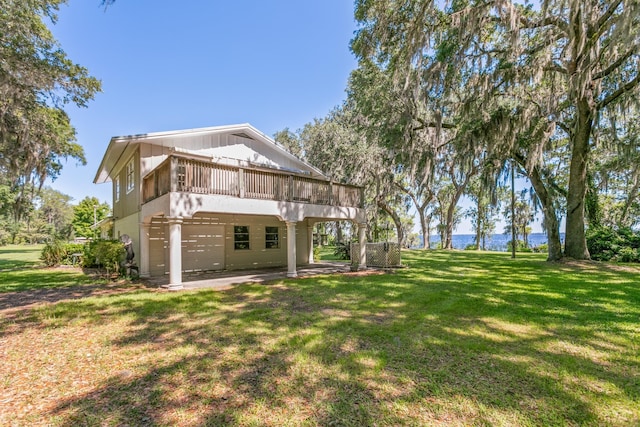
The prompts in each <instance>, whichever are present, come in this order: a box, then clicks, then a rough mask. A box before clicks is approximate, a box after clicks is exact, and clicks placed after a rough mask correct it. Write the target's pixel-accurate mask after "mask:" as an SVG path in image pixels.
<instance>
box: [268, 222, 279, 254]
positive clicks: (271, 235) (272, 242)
mask: <svg viewBox="0 0 640 427" xmlns="http://www.w3.org/2000/svg"><path fill="white" fill-rule="evenodd" d="M264 247H265V248H266V249H278V248H279V247H280V239H279V238H278V227H266V228H265V229H264Z"/></svg>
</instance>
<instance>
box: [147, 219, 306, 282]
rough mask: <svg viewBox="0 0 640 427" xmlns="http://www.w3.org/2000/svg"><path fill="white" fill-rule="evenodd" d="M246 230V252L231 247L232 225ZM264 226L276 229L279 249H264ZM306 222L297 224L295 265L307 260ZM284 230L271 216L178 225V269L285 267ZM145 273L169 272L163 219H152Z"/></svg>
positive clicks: (283, 226) (280, 223)
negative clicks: (243, 227) (180, 227)
mask: <svg viewBox="0 0 640 427" xmlns="http://www.w3.org/2000/svg"><path fill="white" fill-rule="evenodd" d="M236 225H239V226H247V227H249V238H250V249H242V250H236V249H235V248H234V226H236ZM266 227H278V235H279V247H278V248H269V249H267V248H266V247H265V233H266ZM306 233H307V223H306V221H304V222H300V223H299V224H298V226H297V229H296V234H297V255H298V256H297V264H305V263H307V262H308V261H309V260H308V252H309V250H308V248H309V246H308V242H307V234H306ZM287 238H288V236H287V227H286V224H285V223H284V222H282V221H279V220H278V219H277V218H275V217H268V216H249V215H215V214H203V215H199V216H197V217H195V218H193V219H184V221H183V223H182V269H183V271H202V270H218V269H227V270H241V269H248V268H264V267H285V266H286V265H287ZM149 272H150V274H151V276H161V275H163V274H165V273H168V272H169V232H168V224H167V222H166V221H165V220H164V219H163V218H154V220H153V221H152V222H151V226H150V228H149Z"/></svg>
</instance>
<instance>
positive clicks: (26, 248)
mask: <svg viewBox="0 0 640 427" xmlns="http://www.w3.org/2000/svg"><path fill="white" fill-rule="evenodd" d="M43 247H44V245H7V246H0V271H1V270H9V269H15V268H26V267H37V266H39V265H42V261H41V260H40V253H41V252H42V248H43Z"/></svg>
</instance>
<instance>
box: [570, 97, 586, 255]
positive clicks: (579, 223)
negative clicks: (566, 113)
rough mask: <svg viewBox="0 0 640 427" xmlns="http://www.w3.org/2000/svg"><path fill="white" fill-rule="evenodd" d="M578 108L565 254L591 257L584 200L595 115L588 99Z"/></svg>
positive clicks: (580, 103)
mask: <svg viewBox="0 0 640 427" xmlns="http://www.w3.org/2000/svg"><path fill="white" fill-rule="evenodd" d="M577 110H578V111H577V115H578V117H577V124H576V128H575V133H574V135H573V138H572V142H573V144H572V148H571V164H570V168H569V192H568V194H567V227H566V231H565V239H566V241H565V255H566V256H568V257H571V258H574V259H589V258H590V256H589V250H588V249H587V239H586V237H585V222H584V200H585V195H586V192H587V157H588V155H589V138H590V135H591V126H592V124H593V118H592V116H591V112H590V110H589V103H588V101H587V100H585V99H581V100H580V101H579V102H578V109H577Z"/></svg>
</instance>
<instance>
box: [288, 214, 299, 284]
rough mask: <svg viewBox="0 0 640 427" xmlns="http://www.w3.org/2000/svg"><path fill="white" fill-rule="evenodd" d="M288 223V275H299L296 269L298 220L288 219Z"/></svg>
mask: <svg viewBox="0 0 640 427" xmlns="http://www.w3.org/2000/svg"><path fill="white" fill-rule="evenodd" d="M286 224H287V277H298V272H297V271H296V222H295V221H286Z"/></svg>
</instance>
